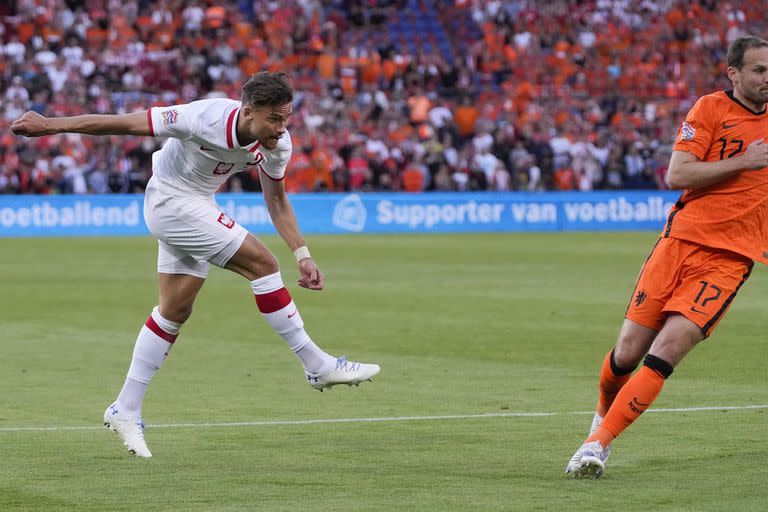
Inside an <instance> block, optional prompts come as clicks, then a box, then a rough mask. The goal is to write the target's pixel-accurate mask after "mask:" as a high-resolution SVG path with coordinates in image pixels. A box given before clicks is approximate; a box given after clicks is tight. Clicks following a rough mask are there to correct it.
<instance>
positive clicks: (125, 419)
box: [104, 402, 152, 458]
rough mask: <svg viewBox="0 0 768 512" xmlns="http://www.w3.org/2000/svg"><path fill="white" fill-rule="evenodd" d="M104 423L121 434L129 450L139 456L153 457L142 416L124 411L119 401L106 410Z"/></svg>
mask: <svg viewBox="0 0 768 512" xmlns="http://www.w3.org/2000/svg"><path fill="white" fill-rule="evenodd" d="M104 425H105V426H106V427H107V428H108V429H109V430H111V431H112V432H116V433H117V434H119V435H120V438H121V439H122V440H123V444H125V446H126V447H127V448H128V451H129V452H130V453H132V454H133V455H136V456H137V457H147V458H148V457H151V456H152V453H151V452H150V451H149V448H147V443H146V441H144V428H145V427H144V422H143V421H142V420H141V416H136V415H131V414H129V413H128V412H127V411H123V409H122V407H120V406H119V405H118V404H117V402H115V403H113V404H112V405H110V406H109V407H107V410H106V411H104Z"/></svg>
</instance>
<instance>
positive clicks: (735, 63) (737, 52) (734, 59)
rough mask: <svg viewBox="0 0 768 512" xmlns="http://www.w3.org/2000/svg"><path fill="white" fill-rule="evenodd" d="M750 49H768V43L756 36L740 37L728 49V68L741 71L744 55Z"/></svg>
mask: <svg viewBox="0 0 768 512" xmlns="http://www.w3.org/2000/svg"><path fill="white" fill-rule="evenodd" d="M750 48H768V41H766V40H765V39H763V38H762V37H757V36H741V37H739V38H738V39H736V40H735V41H734V42H733V43H731V46H730V47H729V48H728V67H731V68H736V69H738V70H741V68H742V66H744V54H745V53H747V50H749V49H750Z"/></svg>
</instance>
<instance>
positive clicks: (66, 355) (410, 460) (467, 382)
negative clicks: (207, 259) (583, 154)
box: [0, 233, 768, 512]
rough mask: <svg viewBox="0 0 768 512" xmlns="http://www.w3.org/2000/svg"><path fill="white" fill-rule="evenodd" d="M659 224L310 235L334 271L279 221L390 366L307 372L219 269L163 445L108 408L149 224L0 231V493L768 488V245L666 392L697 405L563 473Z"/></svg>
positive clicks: (553, 506)
mask: <svg viewBox="0 0 768 512" xmlns="http://www.w3.org/2000/svg"><path fill="white" fill-rule="evenodd" d="M655 237H656V234H655V233H606V234H595V233H577V234H482V235H429V236H416V235H411V236H312V237H309V245H310V247H311V249H312V253H313V255H314V256H315V258H316V259H317V261H318V262H319V264H320V266H321V268H322V269H323V270H324V272H325V274H326V278H327V288H326V290H324V291H323V292H310V291H307V290H303V289H299V288H298V287H297V286H296V285H295V282H296V270H295V265H294V263H293V262H292V255H291V254H290V252H289V251H288V250H287V248H286V247H285V246H284V245H283V244H282V242H281V241H280V240H278V239H275V238H273V237H267V238H265V241H266V242H267V244H268V245H269V246H270V247H271V248H272V249H273V251H274V252H275V253H276V254H277V255H278V257H279V258H280V260H281V263H282V267H283V276H284V279H285V281H286V283H287V284H288V288H289V290H290V291H291V293H292V295H293V297H294V299H295V301H296V303H297V304H298V305H299V308H300V310H301V314H302V316H303V318H304V321H305V323H306V326H307V329H308V332H309V333H310V335H312V336H313V337H314V338H315V340H316V341H317V342H318V343H319V344H320V345H321V346H323V347H324V348H326V349H327V350H328V351H329V352H331V353H334V354H336V355H340V354H346V355H347V356H348V357H349V358H350V359H353V360H364V361H371V362H377V363H380V364H381V366H382V372H381V374H380V375H379V376H378V377H377V378H376V379H374V381H373V382H371V383H364V384H362V385H361V386H360V387H359V388H355V387H352V388H348V387H346V386H345V387H343V388H341V387H336V388H334V389H333V390H331V391H329V392H325V393H322V394H321V393H318V392H317V391H315V390H312V389H311V388H310V387H309V386H308V385H307V383H306V382H305V381H304V376H303V373H302V371H301V368H300V366H299V364H298V362H297V361H296V360H295V358H294V356H293V355H292V354H291V353H290V351H289V349H288V348H287V347H286V345H285V344H284V343H283V341H282V340H280V339H279V338H278V337H277V335H275V334H273V333H272V332H271V331H270V330H269V328H268V326H267V325H266V323H265V322H264V321H263V320H262V319H261V316H260V314H259V313H258V310H257V309H256V305H255V302H254V300H253V297H252V295H251V291H250V287H249V286H248V283H247V282H246V281H245V280H243V279H242V278H240V277H239V276H235V275H233V274H229V273H228V272H225V271H221V270H218V269H213V270H212V271H211V275H210V277H209V280H208V282H207V283H206V285H205V287H204V288H203V290H202V292H201V295H200V296H199V299H198V302H197V304H196V308H195V313H194V314H193V316H192V318H191V319H190V320H189V322H187V324H186V325H185V326H184V328H183V330H182V333H181V336H180V337H179V339H178V341H177V343H176V346H175V348H174V350H173V352H172V353H171V356H170V357H169V359H168V361H167V362H166V365H165V367H164V368H163V369H161V370H160V372H158V374H157V376H156V378H155V380H154V382H153V383H152V386H151V387H150V388H149V392H148V393H147V399H146V401H145V404H144V419H145V421H146V422H147V424H148V427H149V428H148V430H147V433H146V437H147V440H148V444H149V447H150V449H151V450H152V452H153V453H154V458H152V459H149V460H139V459H136V458H134V457H131V456H129V454H128V453H127V452H126V451H125V450H124V449H123V447H122V445H121V443H120V442H119V441H118V439H117V437H116V436H115V435H114V434H112V433H109V432H108V431H106V430H105V429H103V428H99V427H100V426H101V416H102V414H103V411H104V408H105V407H106V406H107V405H108V404H109V403H110V401H111V400H112V399H113V398H114V396H115V395H116V394H117V392H118V391H119V388H120V385H121V384H122V381H123V378H124V375H125V372H126V370H127V367H128V363H129V360H130V355H131V351H132V348H133V343H134V340H135V336H136V333H137V331H138V329H139V328H140V327H141V325H142V323H143V322H144V320H145V319H146V317H147V315H148V314H149V311H150V309H151V307H152V306H153V305H154V304H155V301H156V284H155V273H154V269H155V254H156V246H155V242H154V241H153V240H151V239H149V238H111V239H101V238H78V239H0V290H1V291H2V293H0V311H1V312H2V313H0V315H1V316H0V319H1V320H0V351H1V352H0V459H1V460H0V510H3V511H5V510H73V511H75V510H77V511H81V510H94V511H96V510H99V511H101V510H153V511H154V510H173V511H179V510H183V511H198V510H201V511H202V510H222V511H234V510H267V511H307V510H312V511H321V510H366V511H367V510H371V511H374V510H387V511H392V510H396V511H399V510H418V511H453V510H456V511H507V510H526V511H527V510H541V511H552V510H571V509H574V510H575V509H578V510H622V511H632V510H638V511H644V512H645V511H650V510H653V511H659V510H663V511H682V510H690V511H710V510H711V511H721V510H734V511H750V510H766V506H768V505H766V503H767V502H766V494H765V484H766V482H767V481H768V435H766V434H767V433H768V408H765V407H762V408H761V407H753V408H748V407H749V406H766V404H768V378H766V375H767V374H766V365H767V364H768V350H767V349H768V336H767V335H766V332H768V317H767V315H766V301H765V297H766V295H768V274H767V273H766V271H765V269H764V268H762V267H761V266H758V267H757V268H756V269H755V272H754V273H753V276H752V278H751V280H750V281H749V282H748V283H747V284H746V285H745V286H744V287H743V289H742V291H741V292H740V293H739V296H738V297H737V299H736V301H735V303H734V306H733V307H732V308H731V311H730V312H729V313H728V315H727V316H726V318H725V320H723V322H722V323H721V324H720V326H719V327H718V328H717V329H716V330H715V333H714V335H713V336H712V337H711V338H710V339H709V340H707V341H705V342H704V343H703V344H702V345H700V346H699V347H697V348H696V349H695V350H694V351H693V352H692V353H691V354H690V355H689V357H688V358H687V359H686V360H685V361H684V362H683V363H682V364H681V365H680V366H679V367H678V369H677V370H676V371H675V374H674V375H673V376H672V377H671V378H670V379H669V381H668V383H667V385H666V386H665V389H664V390H663V392H662V394H661V396H660V397H659V399H658V400H657V401H656V403H655V404H654V408H655V409H675V408H682V409H686V410H683V411H678V412H670V411H667V412H664V411H658V412H653V413H651V412H649V413H647V414H645V415H644V416H643V417H642V418H641V419H640V420H639V421H638V422H636V423H635V424H634V425H633V426H632V427H631V428H630V429H629V430H628V431H627V432H625V434H624V435H623V436H622V437H621V438H619V440H617V442H616V443H615V445H614V451H613V455H611V459H610V460H609V461H608V465H607V467H606V473H605V474H604V476H603V477H602V478H601V479H599V480H596V481H592V480H590V481H574V480H571V479H569V478H566V475H565V474H564V469H565V465H566V462H567V461H568V459H569V457H570V456H571V454H572V452H573V451H574V450H575V449H576V448H577V447H578V445H579V443H580V442H581V441H582V440H583V438H584V436H585V434H586V431H587V429H588V427H589V422H590V420H591V414H590V413H589V411H591V410H593V407H594V403H595V401H596V396H597V395H596V387H597V383H596V379H597V375H598V372H599V368H600V364H601V363H602V359H603V357H604V355H605V353H606V351H607V350H608V349H609V348H610V347H611V346H612V344H613V342H614V340H615V337H616V334H617V333H618V330H619V326H620V325H621V322H622V319H623V314H624V311H625V309H626V304H627V300H628V295H629V293H630V292H631V290H632V287H633V285H634V281H635V278H636V276H637V272H638V270H639V268H640V266H641V265H642V263H643V261H644V260H645V258H646V256H647V254H648V252H649V251H650V248H651V246H652V244H653V241H654V239H655ZM712 406H715V407H716V408H715V409H713V410H692V408H697V407H712ZM719 406H732V407H735V408H734V409H723V408H717V407H719ZM520 413H522V414H520ZM532 413H546V414H541V415H534V414H532ZM483 415H486V416H483ZM365 418H372V419H381V420H382V421H333V420H343V419H349V420H359V419H365ZM312 420H330V421H317V422H312ZM291 422H294V423H291ZM238 423H240V424H239V425H238ZM39 427H54V428H53V429H51V430H36V429H37V428H39Z"/></svg>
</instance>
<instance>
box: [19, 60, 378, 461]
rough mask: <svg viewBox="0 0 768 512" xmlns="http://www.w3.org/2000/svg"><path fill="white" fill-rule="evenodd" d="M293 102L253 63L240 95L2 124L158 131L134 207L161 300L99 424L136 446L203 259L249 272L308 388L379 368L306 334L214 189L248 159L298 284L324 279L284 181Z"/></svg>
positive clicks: (272, 268)
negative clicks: (147, 400) (140, 214)
mask: <svg viewBox="0 0 768 512" xmlns="http://www.w3.org/2000/svg"><path fill="white" fill-rule="evenodd" d="M292 111H293V90H292V88H291V86H290V84H289V83H288V82H287V80H286V76H285V75H284V74H283V73H269V72H261V73H257V74H255V75H253V76H252V77H251V78H250V79H249V80H248V81H247V82H246V83H245V85H244V86H243V92H242V99H241V101H235V100H230V99H208V100H201V101H195V102H192V103H189V104H186V105H173V106H170V107H153V108H151V109H149V110H147V111H144V112H136V113H132V114H123V115H82V116H75V117H60V118H45V117H43V116H41V115H39V114H37V113H35V112H27V113H25V114H24V115H23V116H22V117H20V118H19V119H17V120H16V121H14V122H13V123H12V124H11V130H12V131H13V133H15V134H17V135H24V136H27V137H38V136H41V135H49V134H54V133H64V132H75V133H84V134H90V135H150V136H155V137H168V140H167V141H166V142H165V144H164V145H163V147H162V148H161V149H160V150H159V151H157V152H155V153H154V154H153V155H152V170H153V176H152V178H151V179H150V180H149V183H148V185H147V190H146V194H145V198H144V219H145V220H146V223H147V226H148V227H149V230H150V231H151V232H152V234H153V235H154V236H155V237H156V238H157V240H158V245H159V249H158V257H157V272H158V282H159V289H160V300H159V304H158V305H157V306H156V307H155V308H154V309H153V310H152V313H151V314H150V315H149V318H148V319H147V321H146V323H145V325H144V326H143V327H142V329H141V331H140V332H139V336H138V338H137V340H136V345H135V348H134V351H133V358H132V360H131V365H130V368H129V369H128V375H127V377H126V379H125V383H124V384H123V387H122V389H121V391H120V394H119V395H118V397H117V399H116V400H115V402H114V403H113V404H112V405H110V406H109V407H108V408H107V410H106V412H105V413H104V423H105V424H106V425H107V427H109V428H110V429H111V430H113V431H115V432H117V433H118V434H119V435H120V437H121V438H122V440H123V442H124V444H125V445H126V446H127V447H128V450H129V451H130V452H131V453H133V454H135V455H137V456H139V457H151V456H152V454H151V453H150V451H149V449H148V448H147V444H146V442H145V440H144V423H143V421H142V415H141V405H142V402H143V399H144V393H145V391H146V389H147V386H148V385H149V382H150V381H151V379H152V377H153V376H154V374H155V372H156V371H157V370H158V369H159V368H160V366H161V365H162V364H163V361H165V358H166V357H167V356H168V352H170V350H171V348H172V347H173V344H174V342H175V341H176V337H177V336H178V334H179V330H180V329H181V326H182V324H183V323H184V322H185V321H186V320H187V319H188V318H189V316H190V315H191V314H192V305H193V303H194V301H195V297H196V296H197V293H198V292H199V291H200V288H201V287H202V286H203V283H204V282H205V279H206V277H207V276H208V269H209V266H210V264H211V263H213V264H214V265H216V266H218V267H222V268H226V269H229V270H231V271H233V272H237V273H238V274H240V275H242V276H244V277H245V278H246V279H248V281H250V283H251V288H252V289H253V293H254V295H255V297H256V304H257V306H258V308H259V311H261V313H262V315H263V316H264V318H265V319H266V320H267V322H268V323H269V325H270V326H272V328H273V329H274V330H275V331H276V332H277V333H278V334H279V335H280V336H282V337H283V339H284V340H285V341H286V342H287V343H288V346H289V347H290V348H291V349H292V350H293V352H294V353H295V354H296V356H297V357H298V358H299V360H300V361H301V364H302V366H303V367H304V372H305V375H306V378H307V381H308V382H309V384H310V385H311V386H312V387H313V388H315V389H319V390H320V391H322V390H323V389H325V388H330V387H331V386H333V385H336V384H350V385H351V384H359V383H360V382H362V381H365V380H370V379H371V378H372V377H373V376H375V375H376V374H378V373H379V370H380V368H379V366H378V365H375V364H366V363H356V362H351V361H347V360H346V359H345V358H344V357H343V356H342V357H339V358H336V357H333V356H331V355H329V354H327V353H326V352H324V351H323V350H322V349H320V347H318V346H317V345H316V344H315V343H314V342H313V341H312V339H311V338H310V337H309V335H308V334H307V332H306V331H305V330H304V322H303V321H302V319H301V315H300V314H299V313H298V310H297V308H296V305H295V304H294V302H293V300H292V299H291V296H290V294H289V293H288V291H287V290H286V288H285V286H284V285H283V280H282V278H281V276H280V271H279V268H278V263H277V259H276V258H275V256H274V255H273V254H272V253H271V252H270V251H269V249H267V247H266V246H265V245H264V244H263V243H261V242H260V241H259V240H258V239H257V238H255V237H254V236H253V235H251V234H250V233H248V231H247V230H246V229H245V228H243V227H242V226H241V225H240V224H238V223H237V222H236V221H235V220H234V219H232V218H230V217H228V216H227V215H225V214H224V213H223V212H222V211H221V209H220V208H219V206H218V205H217V204H216V201H215V198H214V193H215V192H216V190H218V188H219V187H220V186H221V184H222V183H224V182H225V181H226V180H227V178H229V176H231V175H232V174H234V173H237V172H241V171H244V170H246V169H252V168H253V166H256V168H258V170H259V176H260V181H261V185H262V190H263V195H264V201H265V202H266V205H267V209H268V211H269V215H270V217H271V219H272V222H273V224H274V225H275V227H276V228H277V231H278V232H279V233H280V236H281V237H282V238H283V240H285V242H286V244H288V246H289V247H290V248H291V250H292V251H293V253H294V255H295V256H296V261H297V265H298V269H299V274H300V278H299V281H298V284H299V285H300V286H302V287H304V288H308V289H310V290H322V289H323V285H324V279H323V274H322V272H320V269H319V268H318V266H317V264H316V263H315V261H314V260H313V259H312V257H311V256H310V254H309V250H308V249H307V247H306V245H305V243H304V239H303V238H302V236H301V233H300V231H299V228H298V223H297V221H296V216H295V215H294V212H293V208H292V207H291V204H290V201H289V200H288V197H287V195H286V193H285V186H284V183H283V176H284V174H285V168H286V166H287V164H288V161H289V160H290V158H291V136H290V134H289V133H288V130H287V128H286V126H287V124H288V118H289V116H290V115H291V113H292Z"/></svg>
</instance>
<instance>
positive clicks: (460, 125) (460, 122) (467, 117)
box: [453, 96, 479, 138]
mask: <svg viewBox="0 0 768 512" xmlns="http://www.w3.org/2000/svg"><path fill="white" fill-rule="evenodd" d="M478 116H479V112H478V110H477V107H475V106H474V105H473V104H472V100H471V98H469V97H467V96H465V97H464V99H463V100H462V104H461V105H460V106H458V107H456V109H455V110H454V112H453V119H454V120H455V121H456V130H457V131H458V133H459V135H461V136H462V137H465V138H466V137H470V136H472V135H473V134H474V133H475V123H476V122H477V118H478Z"/></svg>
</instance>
